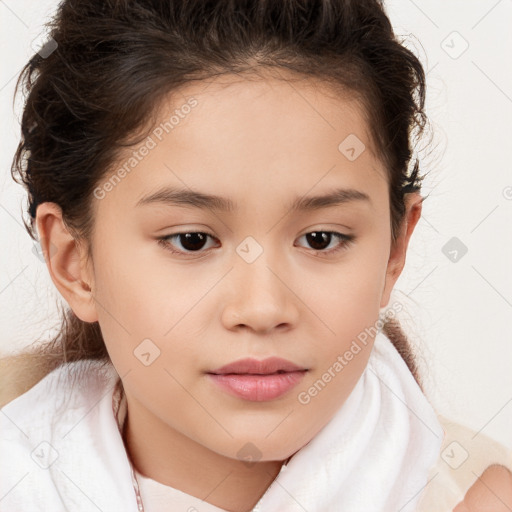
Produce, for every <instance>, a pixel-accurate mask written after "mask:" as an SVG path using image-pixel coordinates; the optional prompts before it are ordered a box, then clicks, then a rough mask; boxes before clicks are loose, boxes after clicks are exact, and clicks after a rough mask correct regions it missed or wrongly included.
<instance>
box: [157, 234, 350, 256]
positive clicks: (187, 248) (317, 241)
mask: <svg viewBox="0 0 512 512" xmlns="http://www.w3.org/2000/svg"><path fill="white" fill-rule="evenodd" d="M302 237H306V240H307V242H308V244H310V245H312V247H311V248H312V249H313V250H314V251H317V252H320V253H325V254H333V253H337V252H338V251H341V250H343V249H346V248H347V247H348V246H349V245H350V244H351V243H352V242H353V241H354V239H355V237H354V236H353V235H344V234H342V233H338V232H336V231H311V232H309V233H305V234H304V235H302V236H301V237H299V239H300V238H302ZM208 238H212V239H215V237H214V236H213V235H210V234H208V233H204V232H202V231H187V232H183V233H173V234H172V235H167V236H163V237H160V238H158V243H159V244H160V245H162V246H163V247H164V249H166V250H168V251H170V252H172V253H174V254H182V255H183V254H190V253H194V252H206V251H201V249H203V248H204V246H205V243H206V242H207V240H208ZM173 239H174V240H176V241H178V242H179V243H180V244H181V247H182V248H181V249H178V250H176V249H174V248H173V247H174V244H173V243H172V242H170V240H173ZM333 240H334V241H336V240H338V245H335V246H334V247H331V248H330V249H328V250H326V248H328V247H329V246H330V245H331V243H332V242H333Z"/></svg>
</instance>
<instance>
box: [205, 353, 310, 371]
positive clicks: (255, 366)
mask: <svg viewBox="0 0 512 512" xmlns="http://www.w3.org/2000/svg"><path fill="white" fill-rule="evenodd" d="M303 370H307V368H304V367H301V366H298V365H296V364H295V363H292V362H291V361H288V360H286V359H282V358H280V357H268V358H267V359H263V360H262V361H258V360H257V359H252V358H246V359H239V360H238V361H234V362H232V363H229V364H226V365H224V366H221V367H220V368H217V369H216V370H212V371H211V372H208V373H213V374H217V375H225V374H228V373H236V374H253V375H268V374H271V373H277V372H297V371H303Z"/></svg>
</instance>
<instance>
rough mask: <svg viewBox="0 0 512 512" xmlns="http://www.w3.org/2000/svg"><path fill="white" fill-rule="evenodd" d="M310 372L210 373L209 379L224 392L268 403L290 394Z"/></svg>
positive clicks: (244, 398) (248, 399)
mask: <svg viewBox="0 0 512 512" xmlns="http://www.w3.org/2000/svg"><path fill="white" fill-rule="evenodd" d="M307 372H308V370H297V371H279V370H278V371H277V372H274V373H222V374H217V373H208V377H209V379H210V380H211V381H212V382H213V383H214V384H216V385H217V386H218V388H219V389H221V390H222V391H224V392H227V393H228V394H230V395H232V396H235V397H237V398H242V399H243V400H247V401H252V402H267V401H270V400H275V399H277V398H280V397H282V396H284V395H286V394H288V393H289V392H290V391H291V390H292V389H293V388H294V387H295V386H297V385H298V384H299V383H300V382H301V381H302V379H303V378H304V376H305V374H306V373H307Z"/></svg>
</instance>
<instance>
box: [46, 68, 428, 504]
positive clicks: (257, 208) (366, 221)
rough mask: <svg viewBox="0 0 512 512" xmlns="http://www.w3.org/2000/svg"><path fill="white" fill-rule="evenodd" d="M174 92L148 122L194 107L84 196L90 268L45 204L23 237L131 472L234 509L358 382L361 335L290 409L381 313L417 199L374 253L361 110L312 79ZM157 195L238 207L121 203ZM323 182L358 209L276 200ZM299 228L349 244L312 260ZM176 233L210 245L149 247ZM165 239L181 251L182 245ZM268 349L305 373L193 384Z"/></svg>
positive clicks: (377, 221)
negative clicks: (98, 351) (198, 196)
mask: <svg viewBox="0 0 512 512" xmlns="http://www.w3.org/2000/svg"><path fill="white" fill-rule="evenodd" d="M181 92H182V95H183V96H179V95H178V96H176V97H174V98H173V101H171V98H170V97H169V101H167V102H165V103H163V104H162V105H161V106H160V109H159V116H160V119H159V120H158V122H160V121H161V120H165V119H168V118H169V117H170V115H171V114H172V112H173V111H174V109H175V108H177V106H179V105H181V104H183V103H185V101H186V98H190V97H191V96H193V97H194V98H196V99H197V101H198V105H197V106H196V107H194V109H193V110H192V111H191V112H190V114H188V115H187V116H186V117H185V118H184V119H181V120H180V123H179V125H178V126H176V127H175V128H174V129H173V130H172V131H170V132H169V133H168V134H167V135H166V136H165V137H164V138H163V139H162V141H160V142H159V143H158V145H157V147H155V148H154V149H152V150H151V151H150V152H149V154H148V155H147V156H146V157H145V158H144V159H143V160H142V161H141V162H140V163H138V165H137V167H136V168H135V169H133V170H132V171H131V172H130V173H129V174H127V175H126V176H125V177H124V178H123V179H122V181H121V182H120V183H119V184H117V185H116V186H115V187H114V189H113V190H111V191H110V192H108V193H107V194H106V196H105V197H104V198H103V199H101V200H100V199H93V201H94V209H95V230H94V234H93V238H92V244H93V262H94V263H93V264H92V262H90V261H87V259H86V258H85V251H84V246H83V245H80V244H76V243H75V242H74V240H73V238H72V236H71V235H70V234H69V232H68V230H67V229H66V228H65V226H64V225H63V223H62V216H61V212H60V208H59V207H58V206H57V205H56V204H54V203H43V204H41V205H39V207H38V209H37V226H38V230H39V233H40V237H41V241H42V242H41V243H42V245H43V251H45V250H46V251H48V247H55V250H54V254H53V256H52V257H51V258H48V257H47V265H48V269H49V272H50V274H51V277H52V280H53V282H54V283H55V285H56V287H57V288H58V290H59V292H60V293H61V294H62V296H63V297H64V298H65V300H66V301H67V302H68V304H69V305H70V307H71V308H72V309H73V311H74V312H75V314H76V315H77V316H78V317H79V318H81V319H82V320H84V321H86V322H94V321H98V322H99V324H100V326H101V330H102V334H103V337H104V339H105V343H106V345H107V349H108V352H109V355H110V357H111V359H112V362H113V364H114V366H115V368H116V370H117V371H118V373H119V375H120V376H121V378H122V380H123V385H124V388H125V391H126V395H127V400H128V419H127V429H126V433H125V434H126V435H125V444H126V447H127V451H128V453H129V456H130V457H131V459H132V461H133V463H134V465H135V466H136V468H137V469H138V470H139V471H140V472H141V473H142V474H144V475H146V476H148V477H150V478H153V479H154V480H157V481H159V482H161V483H163V484H166V485H170V486H173V487H175V488H177V489H180V490H182V491H184V492H186V493H189V494H191V495H193V496H197V497H199V498H201V499H205V500H206V501H207V502H209V503H212V504H214V505H216V506H218V507H220V508H224V509H226V510H230V511H246V510H250V509H251V508H252V507H253V506H254V504H255V503H256V502H257V501H258V499H259V498H260V497H261V496H262V495H263V493H264V492H265V490H266V489H267V487H268V486H269V485H270V483H271V482H272V480H273V479H274V478H275V476H276V475H277V474H278V472H279V470H280V468H281V465H282V463H283V461H284V460H286V459H287V458H288V457H290V456H292V455H293V454H294V453H296V452H297V451H298V450H299V449H300V448H301V447H303V446H304V445H305V444H307V443H308V442H309V441H310V440H311V439H312V438H313V437H314V436H315V435H316V434H317V433H318V432H319V431H320V430H321V429H322V427H323V426H324V425H326V423H327V422H328V421H329V420H330V419H331V418H332V416H333V415H334V413H335V412H336V411H337V410H338V409H339V408H340V406H341V405H342V404H343V403H344V401H345V399H346V398H347V396H348V395H349V394H350V392H351V391H352V389H353V387H354V386H355V384H356V382H357V380H358V379H359V377H360V376H361V374H362V372H363V371H364V369H365V367H366V364H367V361H368V358H369V356H370V351H371V348H372V346H373V339H371V338H370V339H369V340H368V343H367V345H366V346H364V345H362V344H360V345H361V347H362V350H361V351H360V352H359V353H358V354H357V356H355V357H354V358H353V359H352V360H351V361H350V362H349V364H347V366H346V367H344V369H343V371H342V372H340V373H339V374H337V375H336V377H335V378H333V379H332V380H331V382H330V383H329V384H328V385H327V386H326V387H325V388H324V389H323V390H322V391H321V392H320V393H319V394H318V395H317V396H315V397H314V398H312V399H311V401H310V402H309V403H308V404H307V405H304V404H301V403H300V402H299V401H298V399H297V395H298V393H299V392H301V391H304V390H307V389H308V388H309V387H310V386H311V385H312V384H313V383H314V382H315V381H317V380H318V379H319V378H320V377H321V376H322V374H323V373H324V372H325V371H326V370H327V369H328V368H329V367H332V365H333V363H334V362H335V361H336V359H337V357H338V355H341V354H343V353H344V352H345V351H346V350H347V349H348V348H349V347H350V345H351V343H352V342H353V340H355V339H356V338H357V336H358V334H359V333H361V332H362V331H364V329H365V328H368V327H370V326H374V325H375V323H376V321H377V320H378V317H379V310H380V308H383V307H385V306H387V305H388V303H389V297H390V293H391V291H392V289H393V287H394V285H395V282H396V280H397V279H398V277H399V275H400V273H401V271H402V269H403V267H404V264H405V256H406V250H407V246H408V243H409V239H410V236H411V234H412V232H413V230H414V227H415V226H416V224H417V222H418V219H419V217H420V215H421V201H422V198H421V196H420V195H419V194H416V193H414V194H408V195H407V212H406V217H405V221H404V223H403V225H402V231H401V233H400V236H399V238H398V240H397V242H396V244H394V245H393V246H392V244H391V231H390V209H389V197H388V190H387V186H388V185H387V181H386V174H385V171H384V167H383V164H382V163H381V162H380V160H379V159H378V158H377V157H376V156H375V153H374V150H373V145H372V142H371V140H370V138H369V136H368V133H367V126H366V124H365V120H364V117H363V111H362V109H361V107H360V106H359V105H358V104H357V103H356V102H355V101H353V100H352V99H350V98H348V97H346V98H341V97H340V96H339V95H338V96H337V95H334V94H333V93H329V91H328V90H327V89H326V88H323V87H322V86H321V84H318V83H317V84H314V83H313V82H309V81H303V82H300V83H294V84H293V87H292V86H291V85H290V84H289V83H287V82H286V81H283V80H274V79H268V80H255V81H254V80H253V81H248V80H241V79H240V77H236V79H229V78H228V77H223V78H222V80H220V79H216V80H215V81H212V82H209V83H207V84H206V83H205V82H199V83H195V84H193V85H190V86H187V87H186V88H184V89H183V90H182V91H181ZM349 134H356V135H357V137H358V138H359V139H360V140H362V141H363V142H364V144H365V146H366V150H365V151H363V152H362V153H361V155H360V156H359V157H358V158H356V159H355V160H354V161H349V160H348V159H347V158H346V157H345V156H344V155H343V154H342V153H341V152H340V151H339V150H338V145H339V144H340V143H341V142H342V141H343V140H344V139H345V138H346V137H347V136H348V135H349ZM139 147H140V145H139ZM124 161H125V158H120V159H119V165H122V163H123V162H124ZM109 177H110V175H108V176H107V177H106V178H105V181H106V180H107V179H108V178H109ZM161 185H174V186H182V187H185V188H191V189H194V190H199V191H201V192H205V193H210V194H216V195H222V196H226V197H228V198H230V199H232V200H233V201H236V202H237V203H238V206H239V208H238V210H236V211H234V212H214V211H212V210H204V211H203V210H200V209H198V208H193V207H183V206H181V207H179V206H175V205H174V206H172V205H150V206H144V207H137V208H136V207H135V204H136V203H137V201H138V200H139V199H140V198H141V197H142V196H143V195H145V194H147V193H150V192H153V191H155V190H156V189H157V188H159V187H160V186H161ZM334 187H352V188H355V189H357V190H360V191H362V192H365V193H366V194H368V195H369V196H370V198H371V203H368V204H367V203H365V202H363V201H353V202H350V203H346V204H343V205H338V206H335V207H332V206H331V207H329V208H323V209H320V210H316V211H309V212H303V213H299V212H298V213H290V212H289V209H288V208H287V206H286V205H287V204H288V203H289V202H290V201H291V200H292V199H294V198H296V197H301V196H304V195H306V194H307V195H317V194H323V193H326V192H328V191H330V190H332V189H333V188H334ZM315 230H316V231H336V232H339V233H342V234H347V235H354V236H355V237H356V238H355V240H354V241H353V243H351V244H350V245H347V246H345V247H342V249H341V250H340V251H338V252H337V253H331V255H328V254H327V253H326V251H328V250H329V249H332V248H336V247H340V242H339V240H338V239H337V238H336V237H332V238H331V241H330V242H329V240H328V241H327V242H326V243H325V244H324V249H323V251H324V252H323V253H322V251H320V250H319V251H315V250H314V249H313V248H312V246H311V244H310V243H309V242H308V240H307V239H306V237H305V236H303V235H305V234H306V233H311V232H313V231H315ZM190 231H201V232H206V233H208V234H210V235H213V237H214V238H209V239H208V240H207V241H206V242H205V245H204V248H201V249H200V251H201V252H200V253H198V252H195V253H191V252H190V251H189V253H188V255H185V256H179V255H177V254H172V253H171V252H170V251H169V250H167V249H165V248H164V247H163V246H162V245H160V244H158V241H157V237H158V236H165V235H171V234H175V233H177V232H190ZM248 236H251V237H253V238H254V239H255V240H256V241H257V243H258V244H259V245H260V246H261V247H262V249H263V253H262V254H261V255H260V256H259V257H258V258H257V259H256V260H255V261H254V262H252V263H250V264H249V263H247V262H246V261H245V260H244V259H242V258H241V257H240V256H239V254H238V253H237V252H236V248H237V246H238V245H239V244H240V243H241V242H242V241H243V240H244V239H245V238H246V237H248ZM170 242H172V244H173V247H174V249H175V250H178V251H179V250H181V251H185V248H184V247H183V245H182V242H183V239H180V238H179V237H175V238H174V239H172V240H170ZM50 244H53V246H51V245H50ZM198 254H199V255H198ZM145 338H149V339H151V340H152V342H153V343H154V344H155V345H156V346H158V348H159V349H160V356H159V357H158V358H157V359H156V360H154V362H153V363H152V364H150V365H149V366H145V365H144V364H142V363H141V362H140V361H139V360H138V359H137V358H136V357H135V356H134V353H133V352H134V350H135V349H136V348H137V347H138V346H139V344H140V343H141V341H142V340H143V339H145ZM273 355H276V356H279V357H283V358H285V359H288V360H291V361H293V362H295V363H296V364H298V365H300V366H302V367H305V368H308V369H309V370H308V372H307V373H306V375H305V377H304V379H303V381H302V382H301V384H300V385H299V386H298V387H297V388H295V389H293V390H292V391H291V392H289V393H287V394H286V395H284V396H282V397H280V398H278V399H275V400H272V401H268V402H252V401H246V400H242V399H240V398H237V397H233V396H231V395H228V394H227V393H226V392H224V391H222V390H221V389H219V388H218V387H217V386H216V385H214V384H212V382H211V381H210V379H209V378H208V377H207V375H205V372H207V371H211V370H213V369H215V368H218V367H220V366H222V365H224V364H226V363H229V362H232V361H235V360H238V359H241V358H245V357H254V358H256V359H264V358H266V357H269V356H273ZM249 442H250V443H252V444H253V445H254V446H255V447H256V448H257V451H255V452H254V458H255V460H257V463H255V464H252V465H249V464H246V462H245V461H242V460H240V456H239V455H238V452H239V450H240V449H242V448H243V447H244V446H246V444H247V443H249Z"/></svg>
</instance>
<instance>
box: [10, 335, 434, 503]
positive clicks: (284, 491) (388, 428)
mask: <svg viewBox="0 0 512 512" xmlns="http://www.w3.org/2000/svg"><path fill="white" fill-rule="evenodd" d="M86 364H87V363H86V362H83V361H82V362H78V363H69V364H67V365H65V366H63V367H60V368H58V369H57V370H55V371H54V372H52V373H51V374H49V375H48V376H46V377H45V378H44V379H43V380H42V381H40V382H39V383H38V384H36V386H34V387H33V388H32V389H30V390H29V391H28V392H27V393H25V394H23V395H21V396H20V397H18V398H16V399H15V400H13V401H12V402H10V403H9V404H7V405H6V406H5V407H3V408H2V409H0V432H1V439H0V511H5V512H7V511H8V512H32V511H48V510H51V511H52V512H60V511H77V512H82V511H84V512H88V511H94V512H98V510H101V511H104V512H116V511H119V512H136V511H137V502H136V498H135V492H134V489H133V486H132V479H131V470H130V464H129V460H128V457H127V454H126V451H125V448H124V444H123V440H122V437H121V435H120V432H119V428H118V425H117V423H116V420H115V418H114V415H113V411H112V396H113V389H114V385H115V383H116V381H117V379H118V375H117V373H116V372H115V370H114V368H113V367H110V368H109V367H107V368H106V369H101V368H100V367H99V366H95V365H94V364H93V365H91V367H90V370H89V371H88V372H87V373H86V374H85V376H84V380H80V381H79V380H78V379H77V378H76V375H75V371H76V370H77V369H79V368H81V367H84V366H86ZM74 375H75V377H74ZM443 437H444V431H443V428H442V426H441V424H440V423H439V421H438V419H437V417H436V414H435V412H434V410H433V408H432V406H431V404H430V403H429V402H428V400H427V399H426V398H425V396H424V395H423V393H422V392H421V389H420V388H419V386H418V385H417V383H416V381H415V380H414V378H413V376H412V375H411V373H410V372H409V370H408V368H407V366H406V364H405V363H404V361H403V359H402V358H401V357H400V355H399V354H398V352H397V351H396V349H395V347H394V346H393V345H392V343H391V342H390V341H389V340H388V338H387V337H386V336H385V335H384V333H382V332H379V333H378V334H377V336H376V340H375V345H374V347H373V350H372V354H371V356H370V359H369V361H368V365H367V367H366V369H365V371H364V372H363V374H362V375H361V378H360V379H359V381H358V382H357V384H356V386H355V388H354V390H353V392H352V393H351V394H350V396H349V397H348V399H347V400H346V402H345V403H344V404H343V406H342V407H341V408H340V409H339V410H338V411H337V412H336V414H335V415H334V417H333V418H332V419H331V421H330V422H329V423H328V424H327V425H326V426H325V427H324V428H323V429H322V430H321V431H320V432H319V433H318V434H317V435H316V437H315V438H314V439H312V440H311V441H310V442H309V443H308V444H307V445H306V446H304V447H303V448H302V449H301V450H299V451H298V452H297V453H296V454H295V455H294V456H293V457H292V458H291V459H290V461H289V462H288V464H287V465H283V467H282V469H281V472H280V473H279V475H278V477H277V478H276V480H275V481H274V482H273V483H272V484H271V485H270V487H269V488H268V489H267V491H266V492H265V494H264V495H263V496H262V498H261V499H260V501H259V502H258V504H257V505H256V507H255V508H254V509H253V510H254V512H296V511H297V512H298V511H300V512H303V511H304V510H307V511H308V512H339V511H340V510H343V511H346V512H370V511H371V512H398V511H400V512H412V511H414V510H415V508H416V505H417V503H418V500H419V498H420V496H421V493H422V489H423V488H424V487H425V486H426V484H427V476H428V472H429V469H430V468H431V467H432V466H433V465H434V464H435V462H436V461H437V459H438V457H439V451H440V447H441V443H442V440H443ZM142 492H144V490H142ZM142 499H143V501H144V494H142ZM147 499H149V498H147Z"/></svg>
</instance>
